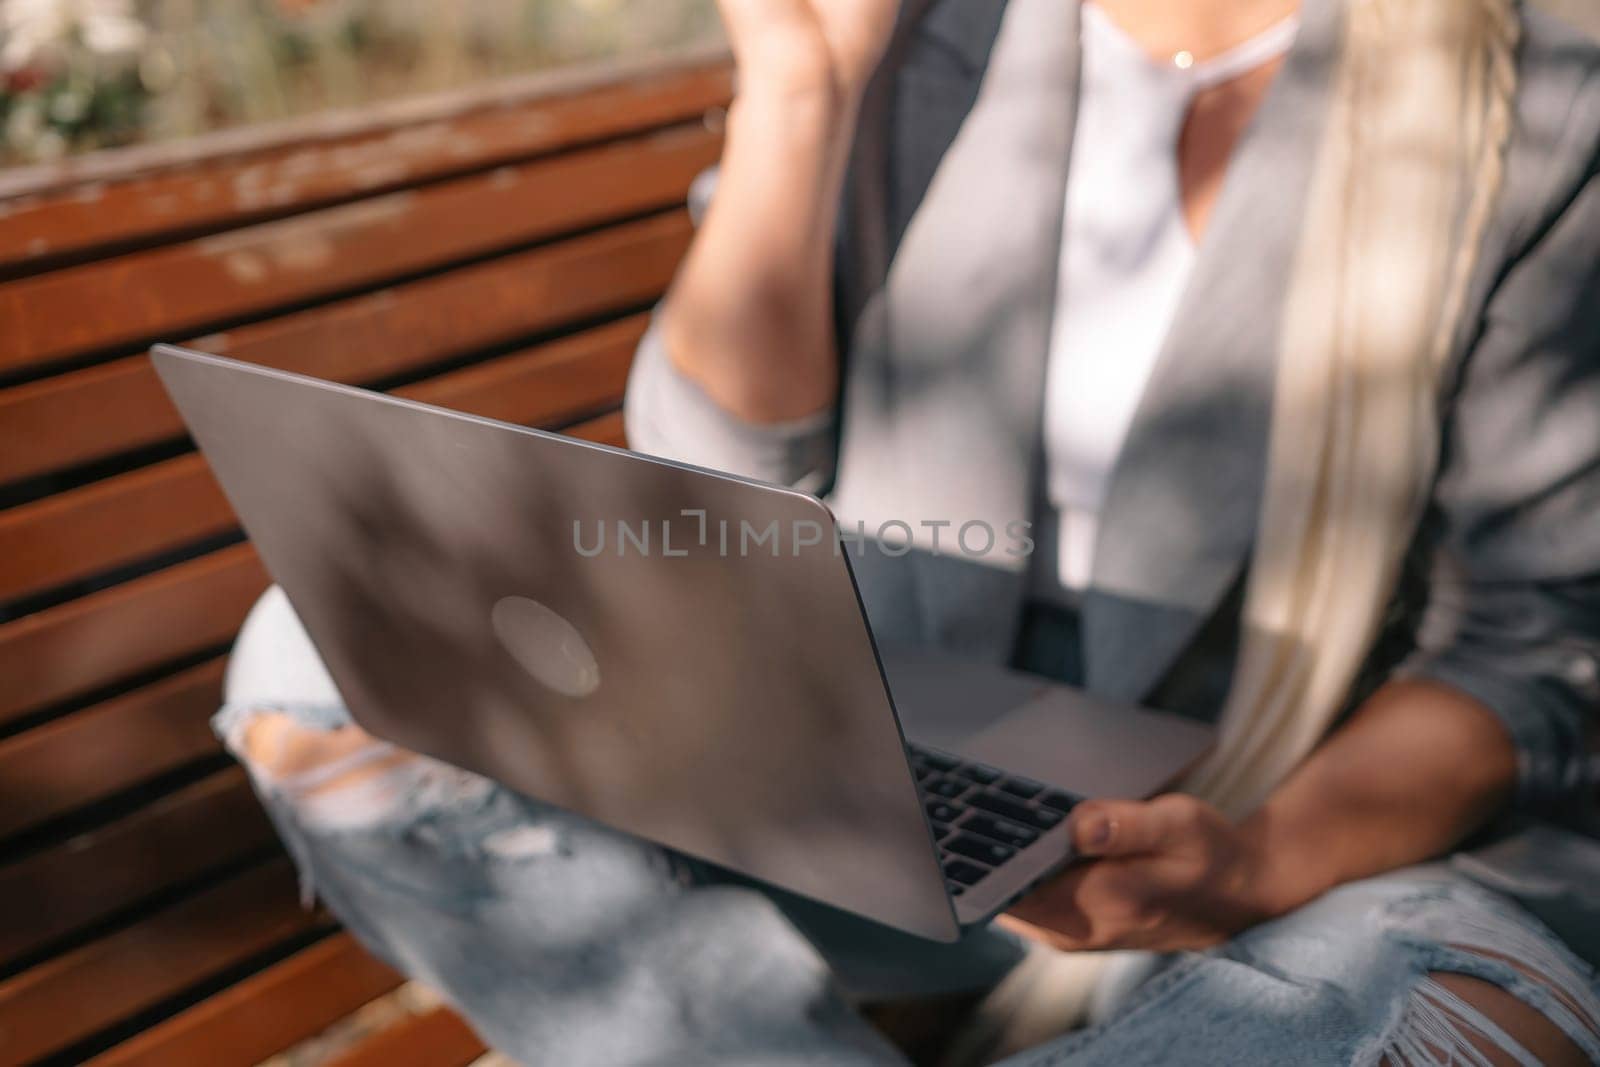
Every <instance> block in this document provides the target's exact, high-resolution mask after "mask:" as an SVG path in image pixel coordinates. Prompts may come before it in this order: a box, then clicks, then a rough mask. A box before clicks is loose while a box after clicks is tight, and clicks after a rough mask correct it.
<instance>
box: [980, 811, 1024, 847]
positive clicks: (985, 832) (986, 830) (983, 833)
mask: <svg viewBox="0 0 1600 1067" xmlns="http://www.w3.org/2000/svg"><path fill="white" fill-rule="evenodd" d="M961 829H963V830H965V831H966V832H967V833H969V834H978V835H979V836H980V837H987V838H989V840H991V841H998V842H1000V843H1001V844H1002V845H1010V846H1012V847H1013V848H1027V847H1028V846H1029V845H1031V844H1033V843H1034V842H1035V841H1037V840H1039V831H1037V830H1030V829H1028V828H1027V827H1025V826H1018V825H1016V824H1015V823H1009V822H1006V821H1005V820H1004V819H996V818H995V817H994V816H992V815H974V816H973V817H972V818H970V819H968V820H967V821H966V823H965V824H964V825H963V826H962V827H961Z"/></svg>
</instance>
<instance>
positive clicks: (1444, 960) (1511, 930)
mask: <svg viewBox="0 0 1600 1067" xmlns="http://www.w3.org/2000/svg"><path fill="white" fill-rule="evenodd" d="M1450 899H1451V904H1450V905H1449V906H1437V905H1439V904H1440V903H1441V902H1440V901H1438V900H1428V901H1418V902H1412V903H1413V908H1412V909H1410V910H1408V911H1407V912H1406V913H1405V914H1395V915H1392V916H1391V920H1392V922H1393V923H1394V927H1393V932H1394V933H1396V934H1397V935H1398V936H1400V937H1401V938H1402V939H1403V940H1408V941H1410V942H1412V943H1413V944H1414V945H1417V946H1419V947H1422V948H1424V949H1426V952H1425V957H1426V966H1427V973H1425V974H1424V975H1423V976H1422V978H1421V980H1420V981H1419V982H1418V983H1417V984H1416V986H1415V987H1413V989H1412V990H1411V992H1410V994H1409V996H1408V999H1407V1001H1406V1004H1405V1006H1404V1009H1403V1011H1402V1013H1401V1015H1400V1018H1399V1020H1398V1022H1397V1024H1396V1026H1395V1028H1394V1030H1393V1032H1392V1033H1391V1034H1390V1035H1389V1037H1388V1040H1387V1042H1386V1043H1385V1046H1384V1051H1383V1055H1382V1058H1381V1060H1380V1062H1381V1063H1382V1064H1383V1065H1384V1067H1422V1065H1433V1064H1467V1065H1480V1064H1481V1065H1484V1067H1493V1065H1498V1064H1502V1063H1516V1064H1538V1063H1539V1062H1541V1061H1540V1059H1539V1057H1538V1056H1536V1055H1534V1053H1533V1052H1530V1051H1529V1049H1528V1047H1527V1045H1528V1043H1532V1042H1535V1041H1536V1040H1537V1041H1538V1042H1540V1043H1542V1044H1544V1045H1547V1046H1551V1047H1555V1048H1561V1049H1568V1048H1570V1049H1571V1051H1573V1052H1575V1053H1580V1054H1581V1055H1580V1058H1579V1060H1577V1061H1574V1062H1579V1061H1581V1060H1582V1059H1583V1058H1586V1059H1587V1060H1589V1061H1595V1062H1600V995H1597V994H1596V991H1595V989H1594V987H1593V986H1592V984H1591V982H1590V979H1589V977H1588V974H1587V971H1586V969H1585V967H1584V965H1583V964H1582V963H1581V962H1579V961H1577V959H1576V958H1575V957H1573V956H1572V955H1571V953H1570V952H1569V951H1567V949H1566V948H1565V946H1564V945H1561V944H1560V943H1559V942H1558V941H1556V940H1555V938H1554V935H1551V934H1548V933H1545V932H1541V931H1540V930H1538V929H1537V928H1534V927H1532V926H1530V925H1529V924H1528V923H1527V922H1524V921H1522V920H1520V919H1519V918H1510V917H1507V916H1505V915H1503V914H1501V913H1500V909H1499V908H1497V907H1495V906H1494V904H1493V903H1491V902H1488V901H1483V900H1477V899H1476V898H1475V896H1472V897H1464V896H1462V895H1459V894H1456V895H1452V897H1451V898H1450ZM1459 978H1465V979H1467V980H1468V981H1466V982H1460V981H1456V980H1455V979H1459ZM1474 982H1477V983H1485V984H1487V986H1489V987H1492V988H1494V989H1497V990H1499V991H1500V992H1502V993H1504V994H1505V995H1506V997H1508V998H1514V999H1515V1001H1517V1002H1520V1004H1516V1005H1512V1009H1513V1010H1512V1013H1511V1014H1507V1013H1504V1012H1495V1013H1494V1014H1497V1015H1500V1016H1502V1018H1501V1019H1500V1021H1498V1022H1497V1021H1496V1020H1495V1019H1494V1018H1491V1013H1490V1012H1488V1011H1485V1008H1484V1005H1482V1004H1479V1003H1475V1002H1474V1001H1475V1000H1477V999H1481V998H1470V999H1469V998H1467V997H1463V996H1462V995H1461V990H1462V989H1464V988H1465V989H1470V988H1471V987H1472V986H1473V983H1474ZM1506 1003H1507V1004H1511V1001H1510V1000H1507V1001H1506ZM1516 1014H1522V1015H1524V1016H1525V1019H1524V1020H1517V1021H1516V1022H1517V1025H1512V1023H1513V1016H1514V1015H1516ZM1528 1020H1531V1026H1530V1025H1529V1024H1528ZM1508 1026H1510V1027H1511V1029H1515V1030H1517V1031H1518V1033H1517V1034H1516V1035H1513V1034H1512V1033H1510V1032H1508V1029H1507V1027H1508ZM1519 1038H1520V1040H1519ZM1563 1039H1564V1040H1563ZM1568 1043H1570V1044H1568Z"/></svg>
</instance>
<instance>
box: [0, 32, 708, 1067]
mask: <svg viewBox="0 0 1600 1067" xmlns="http://www.w3.org/2000/svg"><path fill="white" fill-rule="evenodd" d="M730 91H731V68H730V66H729V64H728V62H727V61H726V58H725V57H724V56H723V55H721V54H716V55H711V54H701V55H695V56H685V57H679V58H678V59H675V60H673V61H671V62H664V63H655V64H653V65H650V66H648V67H643V66H634V67H630V68H626V69H622V68H616V69H612V70H609V71H605V72H593V71H591V72H587V73H583V74H577V75H561V76H555V77H550V76H545V77H536V78H530V79H525V80H522V81H519V82H512V83H504V84H500V85H497V86H495V87H493V88H492V89H491V90H480V91H476V92H474V93H469V94H460V95H456V96H452V97H447V98H434V99H430V100H427V101H423V102H416V103H406V104H401V105H397V106H395V107H391V108H387V109H384V110H379V111H371V112H366V113H361V114H355V115H337V116H332V117H327V118H319V119H315V120H311V121H309V122H300V123H296V124H290V125H285V126H278V127H272V128H266V129H253V130H247V131H243V132H239V133H229V134H223V135H219V136H215V137H211V138H207V139H202V140H201V141H198V142H194V143H189V144H184V145H179V146H170V147H152V148H146V149H134V150H124V151H121V152H115V153H107V154H105V155H102V156H98V157H88V158H86V159H84V160H80V161H75V162H71V163H68V164H63V165H58V166H55V167H50V168H40V169H32V170H22V171H14V172H11V173H8V174H4V175H0V1064H24V1063H78V1062H84V1061H90V1062H93V1063H95V1064H100V1065H109V1064H115V1065H119V1067H128V1065H135V1064H140V1065H144V1064H149V1065H156V1064H161V1065H170V1064H205V1065H207V1067H226V1065H232V1064H241V1065H242V1064H250V1063H256V1062H259V1061H261V1060H263V1059H266V1058H268V1057H269V1056H272V1055H274V1054H276V1053H278V1052H280V1051H281V1050H284V1049H286V1048H289V1047H290V1046H292V1045H294V1044H295V1043H297V1042H299V1041H301V1040H303V1039H305V1038H307V1037H309V1036H311V1035H314V1034H316V1033H318V1032H319V1031H321V1030H323V1029H324V1028H326V1027H328V1026H329V1025H330V1024H331V1023H334V1022H335V1021H336V1020H338V1019H340V1018H342V1017H344V1016H346V1015H348V1014H349V1013H351V1012H352V1011H354V1010H355V1009H356V1008H358V1007H359V1006H361V1005H363V1004H366V1003H367V1002H369V1001H372V1000H373V999H374V998H376V997H378V996H380V995H382V994H384V993H385V992H386V991H388V990H390V989H393V988H394V987H395V986H396V985H398V984H399V982H400V981H401V979H400V977H399V976H398V975H396V974H395V973H394V972H392V971H390V970H389V969H388V968H387V967H385V966H383V965H381V964H380V963H378V962H377V961H375V960H373V959H372V958H371V957H369V956H368V955H366V953H364V952H363V951H362V950H361V948H360V947H359V946H358V945H356V944H355V943H354V941H353V940H352V939H351V938H350V937H349V936H348V935H346V934H344V933H342V932H341V931H340V930H339V929H338V927H337V924H336V923H335V922H334V921H333V920H332V919H331V917H330V916H328V915H327V914H326V913H324V912H321V911H316V910H310V911H308V910H305V909H303V908H302V907H301V906H300V903H299V900H298V891H297V887H296V884H295V876H294V872H293V870H292V869H291V866H290V863H289V861H288V859H287V858H286V857H285V856H284V854H283V852H282V850H281V849H280V847H279V846H278V844H277V842H276V839H275V838H274V836H273V834H272V832H271V829H270V827H269V825H268V823H267V821H266V819H265V817H264V815H263V814H262V813H261V811H260V809H259V808H258V806H257V805H256V803H255V800H254V797H253V796H252V795H251V793H250V791H249V788H248V784H247V782H246V780H245V777H244V774H243V772H242V771H241V770H240V769H239V768H238V767H236V766H235V765H233V764H232V763H231V761H230V760H229V759H228V758H227V757H226V756H225V755H224V754H223V753H222V751H221V749H220V748H219V746H218V744H217V742H216V741H215V739H214V738H213V737H212V736H211V733H210V731H209V729H208V727H207V718H208V716H209V715H210V714H211V712H212V711H213V710H214V709H215V707H216V706H217V704H218V701H219V695H220V683H221V679H222V673H223V666H224V662H225V658H226V654H227V651H228V646H229V643H230V641H231V640H232V638H233V635H234V634H235V632H236V631H237V629H238V627H239V625H240V622H241V621H242V619H243V618H244V614H245V612H246V611H247V609H248V608H249V607H250V605H251V603H252V602H253V601H254V599H255V598H256V596H257V595H258V594H259V593H260V592H261V591H262V589H263V588H264V587H265V586H266V584H267V582H268V578H267V575H266V572H265V571H264V569H263V567H262V564H261V561H260V560H259V559H258V558H257V556H256V554H255V552H254V551H253V549H252V548H251V546H250V545H249V544H248V542H246V541H245V539H244V537H243V535H242V533H241V532H240V531H239V529H238V527H237V525H236V522H235V520H234V517H233V515H232V514H231V512H230V511H229V508H228V506H227V503H226V501H225V500H224V499H223V497H222V495H221V493H220V491H219V490H218V488H217V485H216V483H215V482H214V481H213V479H212V477H211V475H210V473H209V472H208V470H207V468H206V464H205V462H204V460H203V459H202V458H201V457H200V456H199V455H198V454H196V453H195V452H194V451H193V450H192V447H191V446H190V444H189V442H188V441H187V440H186V438H185V435H184V432H183V428H182V425H181V424H180V422H179V420H178V417H177V415H176V413H175V412H174V410H173V409H172V407H171V405H170V404H169V403H168V402H167V400H166V398H165V395H164V394H163V393H162V391H161V389H160V387H159V386H158V384H157V382H156V379H155V376H154V374H153V372H152V370H151V367H150V363H149V361H148V359H147V358H146V357H145V355H144V354H143V353H144V351H145V350H146V349H147V347H148V346H149V345H150V344H151V343H152V342H154V341H158V340H170V341H181V342H187V343H188V344H190V345H192V346H194V347H197V348H200V349H204V350H207V351H211V352H217V353H222V354H226V355H230V356H234V357H237V358H241V359H247V360H251V361H254V362H257V363H261V364H265V365H270V366H274V367H281V368H286V369H290V370H295V371H304V372H307V373H310V374H314V375H317V376H320V377H324V378H330V379H333V380H336V381H341V382H351V383H356V384H360V385H367V386H373V387H377V388H383V389H391V390H393V391H395V392H397V393H401V394H404V395H406V396H410V397H415V398H417V399H421V400H425V401H429V402H432V403H437V404H443V405H447V406H450V407H454V408H460V409H462V410H466V411H471V412H475V413H479V414H483V415H488V416H492V417H494V418H499V419H504V420H508V421H512V422H517V423H522V424H526V425H534V426H540V427H545V428H553V429H559V430H562V431H563V432H568V433H572V434H576V435H580V436H584V437H588V438H591V439H595V440H601V441H607V442H611V443H621V442H622V429H621V416H620V413H619V406H620V402H621V396H622V389H623V383H624V378H625V375H626V373H627V369H628V365H629V361H630V358H631V356H632V352H633V348H634V345H635V344H636V342H637V341H638V339H639V337H640V335H641V332H642V331H643V329H644V324H645V316H646V313H647V311H648V309H649V308H650V306H651V305H652V304H653V303H654V302H655V301H656V300H657V299H658V298H659V296H660V295H661V293H662V292H663V290H664V288H665V286H666V284H667V282H668V280H669V279H670V277H671V275H672V272H673V270H674V268H675V266H676V264H677V262H678V260H679V258H680V257H681V255H682V253H683V252H684V250H685V248H686V247H687V244H688V241H689V236H690V224H689V221H688V218H687V216H686V212H685V211H684V208H683V205H684V201H685V195H686V191H687V189H688V187H689V184H690V181H691V180H692V178H693V177H694V176H695V175H696V174H697V173H699V172H700V171H701V170H703V169H704V168H705V167H707V166H709V165H710V164H711V163H713V162H714V161H715V160H716V158H717V155H718V153H719V150H720V133H719V129H720V127H719V124H718V122H717V121H715V119H716V116H717V115H718V114H720V109H721V108H722V107H723V106H724V105H725V104H726V102H727V100H728V97H729V95H730ZM481 1051H482V1047H481V1045H480V1044H479V1043H478V1042H477V1039H476V1038H475V1037H473V1036H472V1034H471V1032H470V1031H469V1030H468V1029H466V1027H465V1026H464V1025H463V1024H462V1023H461V1022H460V1020H459V1019H457V1018H456V1017H455V1016H454V1015H452V1014H451V1013H449V1012H448V1011H446V1010H444V1009H435V1010H430V1011H426V1012H423V1013H420V1014H416V1015H413V1016H411V1017H408V1018H407V1019H406V1020H405V1021H404V1023H403V1024H401V1025H400V1026H399V1027H398V1028H396V1029H394V1030H392V1031H389V1032H386V1033H383V1034H380V1035H379V1036H377V1037H374V1038H373V1039H372V1040H371V1041H370V1042H369V1043H367V1044H366V1045H363V1046H361V1047H357V1048H355V1049H352V1050H349V1051H348V1053H347V1054H346V1056H345V1059H344V1060H343V1061H341V1062H347V1063H349V1064H359V1063H373V1064H377V1063H382V1064H386V1065H387V1064H408V1063H415V1064H427V1065H429V1067H438V1065H441V1064H450V1063H467V1062H470V1061H471V1060H472V1059H473V1058H474V1057H476V1056H477V1055H478V1054H479V1053H480V1052H481Z"/></svg>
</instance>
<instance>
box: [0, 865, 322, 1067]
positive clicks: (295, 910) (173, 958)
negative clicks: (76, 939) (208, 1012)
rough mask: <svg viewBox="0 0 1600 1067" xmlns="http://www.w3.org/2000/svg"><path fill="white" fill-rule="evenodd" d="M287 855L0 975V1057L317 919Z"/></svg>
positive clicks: (201, 976) (84, 1026)
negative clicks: (301, 895) (305, 904)
mask: <svg viewBox="0 0 1600 1067" xmlns="http://www.w3.org/2000/svg"><path fill="white" fill-rule="evenodd" d="M326 922H327V920H326V919H325V918H324V917H322V916H321V915H319V914H317V913H313V912H307V911H305V910H303V909H302V908H301V907H300V904H299V900H298V892H297V890H296V885H295V875H294V871H293V868H292V867H291V865H290V863H289V861H288V860H287V859H279V860H274V861H272V862H270V863H267V864H264V865H262V866H260V867H257V868H254V869H252V870H250V871H247V872H245V873H244V874H240V875H237V876H235V877H233V878H230V879H228V880H226V881H224V882H222V883H220V884H218V885H216V886H214V887H212V888H210V889H207V890H206V891H204V892H202V893H198V894H196V895H194V896H192V897H190V898H188V899H186V900H184V901H182V902H181V903H178V904H175V905H173V906H172V907H169V908H166V909H164V910H162V911H160V912H157V913H155V914H154V915H152V916H150V917H149V918H148V919H146V920H144V921H142V922H139V923H137V924H135V925H133V926H130V927H128V928H126V929H124V930H119V931H118V932H117V933H114V934H112V935H110V936H109V937H105V938H102V939H100V940H98V941H95V942H93V943H91V944H88V945H85V946H83V947H82V948H78V949H74V950H73V951H71V952H68V953H66V954H64V955H61V956H57V957H56V958H54V959H52V960H50V961H49V962H47V963H42V964H40V965H39V966H37V967H34V968H31V969H30V970H27V971H23V972H22V973H21V974H19V975H17V976H16V977H14V978H10V979H7V980H6V981H4V982H0V1020H4V1023H3V1025H0V1063H27V1062H29V1061H30V1060H34V1059H37V1058H39V1057H42V1056H45V1055H48V1054H50V1053H52V1052H55V1051H58V1050H61V1049H64V1048H67V1047H69V1046H71V1045H73V1044H75V1043H77V1042H79V1041H83V1040H85V1039H87V1038H89V1037H92V1036H93V1035H94V1034H95V1033H97V1032H99V1031H101V1030H104V1029H106V1028H107V1027H110V1026H113V1025H115V1024H116V1023H117V1022H119V1021H120V1020H123V1019H126V1018H127V1017H129V1016H130V1015H133V1014H135V1013H138V1012H142V1011H147V1010H151V1009H155V1008H158V1007H159V1006H160V1005H161V1004H162V1002H164V1001H166V1000H169V999H170V998H172V997H175V996H178V995H180V994H182V993H183V991H184V990H185V989H188V988H190V987H192V986H194V985H195V984H196V983H199V982H202V981H204V980H206V979H208V978H211V977H213V976H215V975H217V974H219V973H222V972H224V971H226V970H227V969H228V968H229V967H234V966H238V965H239V964H242V963H245V962H246V961H248V960H249V959H250V958H251V957H253V956H256V955H259V954H260V953H262V952H266V951H270V950H271V949H273V948H274V947H276V946H279V945H282V944H284V943H285V942H287V941H289V940H290V939H292V938H294V937H296V936H298V935H303V934H305V933H307V932H308V931H311V930H314V929H316V928H318V927H320V926H322V925H324V924H325V923H326Z"/></svg>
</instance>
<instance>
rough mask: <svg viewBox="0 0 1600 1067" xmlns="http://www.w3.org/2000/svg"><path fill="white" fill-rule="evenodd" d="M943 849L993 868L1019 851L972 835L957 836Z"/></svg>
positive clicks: (945, 844) (946, 843) (947, 842)
mask: <svg viewBox="0 0 1600 1067" xmlns="http://www.w3.org/2000/svg"><path fill="white" fill-rule="evenodd" d="M943 847H944V848H946V849H948V850H950V851H951V852H954V853H956V854H957V855H961V856H967V857H970V858H971V859H975V860H977V861H979V862H980V863H987V864H988V865H989V866H991V867H998V866H999V865H1000V864H1002V863H1004V862H1005V861H1006V860H1008V859H1010V858H1011V857H1012V856H1015V855H1016V854H1017V850H1016V849H1014V848H1012V847H1011V846H1010V845H1002V844H1000V843H999V842H996V841H985V840H984V839H983V838H981V837H974V836H972V835H971V834H957V835H956V836H954V837H952V838H951V839H950V840H948V841H946V842H945V843H944V846H943Z"/></svg>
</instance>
